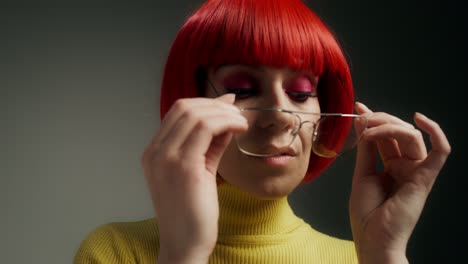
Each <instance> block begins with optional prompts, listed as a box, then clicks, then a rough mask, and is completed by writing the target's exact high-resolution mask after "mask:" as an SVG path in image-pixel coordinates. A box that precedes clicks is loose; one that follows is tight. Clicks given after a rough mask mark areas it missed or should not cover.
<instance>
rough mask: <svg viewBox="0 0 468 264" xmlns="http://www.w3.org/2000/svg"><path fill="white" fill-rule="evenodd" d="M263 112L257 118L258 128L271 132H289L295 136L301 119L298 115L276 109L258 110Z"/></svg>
mask: <svg viewBox="0 0 468 264" xmlns="http://www.w3.org/2000/svg"><path fill="white" fill-rule="evenodd" d="M260 111H261V112H263V114H262V115H261V116H259V118H258V124H259V126H260V128H262V129H267V130H270V131H271V130H273V131H282V132H283V131H289V132H290V133H291V134H292V135H295V134H297V131H298V130H299V126H300V124H301V119H300V117H299V116H298V115H296V114H294V113H291V112H287V111H284V110H281V109H278V108H269V109H268V110H260Z"/></svg>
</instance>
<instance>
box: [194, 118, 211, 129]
mask: <svg viewBox="0 0 468 264" xmlns="http://www.w3.org/2000/svg"><path fill="white" fill-rule="evenodd" d="M197 129H200V130H201V131H211V130H212V126H211V123H210V122H209V121H208V120H207V119H201V120H200V121H199V122H198V124H197Z"/></svg>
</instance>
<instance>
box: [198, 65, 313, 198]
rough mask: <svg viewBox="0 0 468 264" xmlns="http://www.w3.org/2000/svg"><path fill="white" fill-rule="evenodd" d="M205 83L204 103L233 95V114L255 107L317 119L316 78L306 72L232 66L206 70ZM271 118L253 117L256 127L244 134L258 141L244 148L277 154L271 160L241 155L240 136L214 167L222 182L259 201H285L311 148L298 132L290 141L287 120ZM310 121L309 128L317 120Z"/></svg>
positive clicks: (278, 116) (302, 132)
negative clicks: (303, 113)
mask: <svg viewBox="0 0 468 264" xmlns="http://www.w3.org/2000/svg"><path fill="white" fill-rule="evenodd" d="M208 79H209V83H208V84H207V85H208V86H207V87H206V89H207V90H206V91H207V95H208V97H216V96H217V95H221V94H224V93H235V94H236V101H235V105H236V106H238V107H239V108H245V107H260V108H274V109H285V110H292V111H307V112H314V113H320V106H319V102H318V98H317V83H318V78H317V77H315V76H313V75H312V74H311V73H309V72H301V71H297V70H293V69H291V68H273V67H268V66H249V65H239V64H235V65H223V66H221V67H219V68H216V69H209V70H208ZM242 113H243V114H246V112H242ZM274 113H275V112H258V113H256V116H257V117H256V119H257V121H256V122H255V123H249V131H254V129H255V131H256V134H259V135H260V136H257V138H256V139H255V140H252V139H249V140H250V141H255V142H247V143H246V144H250V143H252V144H261V145H262V147H265V148H269V149H272V150H273V149H274V150H276V151H278V153H276V154H275V155H274V156H272V157H254V156H250V155H246V154H244V153H242V152H241V151H240V150H239V148H238V142H240V136H238V135H234V138H233V140H231V142H230V144H229V145H228V147H227V149H226V151H225V153H224V155H223V157H222V159H221V162H220V164H219V167H218V174H219V175H220V176H221V177H222V178H223V180H224V181H226V182H228V183H230V184H232V185H234V186H236V187H238V188H240V189H241V190H244V191H246V192H249V193H251V194H254V195H256V196H259V197H262V198H275V197H281V196H285V195H287V194H289V193H290V192H291V191H292V190H293V189H294V188H295V187H296V186H297V185H298V184H299V183H300V182H301V181H302V179H303V177H304V176H305V173H306V171H307V167H308V163H309V158H310V153H311V146H312V134H311V133H310V131H308V130H306V129H300V130H299V132H298V134H297V136H296V137H294V138H293V137H291V130H292V129H294V128H293V126H295V125H293V124H292V123H290V122H289V119H287V118H284V117H285V116H293V115H288V114H274ZM294 118H295V117H294V116H293V119H294ZM313 118H314V119H315V120H312V121H314V122H315V121H316V120H317V119H318V116H313ZM254 127H255V128H254ZM252 133H253V132H252ZM252 138H253V137H252ZM288 138H291V140H292V143H290V145H288V144H284V143H279V142H283V141H284V140H283V139H286V141H284V142H287V141H288V140H287V139H288ZM259 142H261V143H259ZM242 144H244V143H242ZM281 144H283V145H281Z"/></svg>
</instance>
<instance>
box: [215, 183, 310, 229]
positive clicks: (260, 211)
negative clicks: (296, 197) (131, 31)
mask: <svg viewBox="0 0 468 264" xmlns="http://www.w3.org/2000/svg"><path fill="white" fill-rule="evenodd" d="M218 196H219V207H220V217H219V229H218V230H219V235H220V236H230V235H257V236H258V235H274V234H286V233H289V232H291V231H292V230H293V229H295V228H296V227H297V226H298V225H300V224H301V223H303V221H302V219H300V218H298V217H297V216H296V215H295V214H294V212H293V211H292V209H291V207H290V205H289V203H288V199H287V197H282V198H278V199H274V200H270V199H260V198H258V197H255V196H252V195H250V194H248V193H246V192H243V191H241V190H239V189H238V188H236V187H234V186H232V185H229V184H227V183H224V184H222V185H221V186H219V188H218Z"/></svg>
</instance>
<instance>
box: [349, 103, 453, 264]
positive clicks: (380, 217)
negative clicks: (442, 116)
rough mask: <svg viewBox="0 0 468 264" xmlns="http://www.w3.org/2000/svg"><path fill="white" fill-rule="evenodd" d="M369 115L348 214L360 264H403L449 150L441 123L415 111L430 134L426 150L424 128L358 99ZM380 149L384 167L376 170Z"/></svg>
mask: <svg viewBox="0 0 468 264" xmlns="http://www.w3.org/2000/svg"><path fill="white" fill-rule="evenodd" d="M356 110H357V112H358V113H359V114H363V115H365V116H367V117H368V128H367V129H366V130H365V131H364V134H363V137H362V139H361V141H360V143H359V145H358V154H357V161H356V167H355V170H354V177H353V183H352V192H351V197H350V219H351V227H352V232H353V237H354V241H355V244H356V250H357V253H358V257H359V260H360V262H362V263H405V262H407V259H406V246H407V243H408V240H409V238H410V236H411V233H412V232H413V229H414V227H415V225H416V223H417V221H418V219H419V216H420V215H421V212H422V209H423V207H424V204H425V202H426V198H427V197H428V195H429V192H430V191H431V189H432V186H433V184H434V181H435V180H436V178H437V175H438V174H439V172H440V170H441V169H442V167H443V165H444V163H445V161H446V159H447V156H448V155H449V153H450V145H449V142H448V141H447V138H446V137H445V134H444V132H443V131H442V129H441V128H440V127H439V125H438V124H437V123H435V122H434V121H432V120H430V119H429V118H427V117H425V116H423V115H422V114H415V116H414V121H415V123H416V125H417V126H418V127H419V128H420V129H422V130H423V131H425V132H427V133H428V134H429V136H430V141H431V144H432V150H431V151H430V152H429V153H428V152H427V149H426V145H425V143H424V140H423V136H422V133H421V132H420V130H418V129H416V128H414V126H413V125H411V124H409V123H406V122H404V121H402V120H400V119H398V118H396V117H394V116H391V115H389V114H386V113H373V112H372V111H371V110H369V109H368V108H367V107H366V106H364V105H363V104H359V103H358V104H356ZM377 151H378V152H379V154H380V158H381V160H382V162H383V167H384V168H383V171H377V168H376V158H377Z"/></svg>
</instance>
